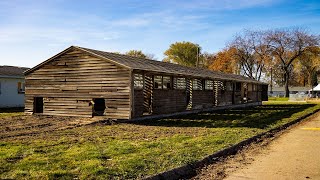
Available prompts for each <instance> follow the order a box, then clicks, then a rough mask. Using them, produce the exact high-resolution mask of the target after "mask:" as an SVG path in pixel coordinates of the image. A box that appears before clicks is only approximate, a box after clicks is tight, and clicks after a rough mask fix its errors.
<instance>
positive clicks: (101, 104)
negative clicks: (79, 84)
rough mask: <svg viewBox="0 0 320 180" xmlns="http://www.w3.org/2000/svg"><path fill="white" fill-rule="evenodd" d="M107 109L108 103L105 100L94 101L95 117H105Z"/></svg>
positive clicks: (97, 99)
mask: <svg viewBox="0 0 320 180" xmlns="http://www.w3.org/2000/svg"><path fill="white" fill-rule="evenodd" d="M105 109H106V103H105V100H104V99H103V98H96V99H93V115H94V116H103V115H104V111H105Z"/></svg>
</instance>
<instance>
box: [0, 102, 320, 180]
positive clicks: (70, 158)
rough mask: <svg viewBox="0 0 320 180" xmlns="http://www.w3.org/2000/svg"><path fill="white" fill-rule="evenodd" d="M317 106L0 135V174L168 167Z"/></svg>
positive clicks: (145, 171)
mask: <svg viewBox="0 0 320 180" xmlns="http://www.w3.org/2000/svg"><path fill="white" fill-rule="evenodd" d="M317 109H320V105H315V104H281V105H277V104H275V105H270V104H269V105H263V106H259V107H255V108H248V109H234V110H225V111H217V112H214V113H202V114H199V115H188V116H181V117H176V118H171V119H161V120H153V121H144V122H139V123H135V124H124V123H123V124H115V125H102V124H97V125H90V126H82V127H78V128H74V129H68V130H62V131H54V132H50V133H43V134H40V135H37V136H27V137H16V138H6V139H2V140H0V179H6V178H9V179H20V178H21V179H25V178H38V179H55V178H64V179H73V178H80V179H135V178H142V177H146V176H148V175H152V174H156V173H159V172H162V171H165V170H169V169H172V168H175V167H178V166H181V165H184V164H186V163H190V162H194V161H196V160H200V159H202V158H203V157H205V156H207V155H209V154H212V153H214V152H217V151H219V150H221V149H223V148H226V147H229V146H231V145H233V144H235V143H238V142H240V141H242V140H244V139H247V138H249V137H252V136H254V135H256V134H258V133H261V132H265V131H267V130H269V129H272V128H274V127H277V126H280V125H282V124H285V123H287V122H290V121H293V120H295V119H297V118H299V117H301V116H303V115H305V114H307V113H310V112H313V111H315V110H317Z"/></svg>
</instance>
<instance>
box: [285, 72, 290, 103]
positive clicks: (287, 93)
mask: <svg viewBox="0 0 320 180" xmlns="http://www.w3.org/2000/svg"><path fill="white" fill-rule="evenodd" d="M284 87H285V97H289V93H290V91H289V72H288V70H285V73H284Z"/></svg>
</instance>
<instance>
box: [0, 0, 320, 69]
mask: <svg viewBox="0 0 320 180" xmlns="http://www.w3.org/2000/svg"><path fill="white" fill-rule="evenodd" d="M291 27H302V28H307V29H308V30H309V31H310V33H313V34H320V33H319V32H320V1H319V0H314V1H312V0H304V1H302V0H301V1H297V0H238V1H236V0H212V1H210V0H206V1H196V0H190V1H187V0H185V1H184V0H177V1H174V0H169V1H166V0H148V1H147V0H145V1H143V0H114V1H99V0H90V1H88V0H87V1H84V0H83V1H82V0H68V1H67V0H41V1H40V0H39V1H37V0H33V1H24V0H8V1H6V0H1V1H0V53H1V58H0V65H15V66H26V67H33V66H35V65H37V64H39V63H40V62H42V61H44V60H46V59H48V58H50V57H51V56H53V55H55V54H57V53H58V52H60V51H62V50H64V49H65V48H67V47H69V46H71V45H77V46H83V47H88V48H94V49H98V50H105V51H118V52H126V51H128V50H130V49H138V50H142V51H143V52H145V53H150V54H155V57H156V58H157V59H158V60H162V59H163V52H164V51H165V50H166V49H168V47H169V46H170V44H172V43H174V42H177V41H191V42H194V43H198V44H199V45H200V46H201V47H202V48H203V51H207V52H210V53H213V52H217V51H219V50H221V49H223V48H224V47H225V46H226V44H227V43H228V42H229V41H231V40H232V38H233V36H234V35H236V34H237V33H239V32H241V31H242V30H244V29H251V30H256V29H257V30H264V29H273V28H291Z"/></svg>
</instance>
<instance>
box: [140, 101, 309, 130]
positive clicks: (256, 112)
mask: <svg viewBox="0 0 320 180" xmlns="http://www.w3.org/2000/svg"><path fill="white" fill-rule="evenodd" d="M313 106H315V105H314V104H286V105H263V106H257V107H250V108H242V109H231V110H218V111H215V112H209V113H200V114H194V115H184V116H177V117H174V118H166V119H158V120H144V121H139V122H134V124H138V125H145V126H165V127H207V128H223V127H249V128H260V129H264V128H267V127H268V126H269V125H271V124H275V123H277V122H278V121H280V120H282V119H284V118H289V117H291V116H292V115H293V114H295V113H297V112H300V111H304V110H305V109H307V108H310V107H313Z"/></svg>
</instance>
